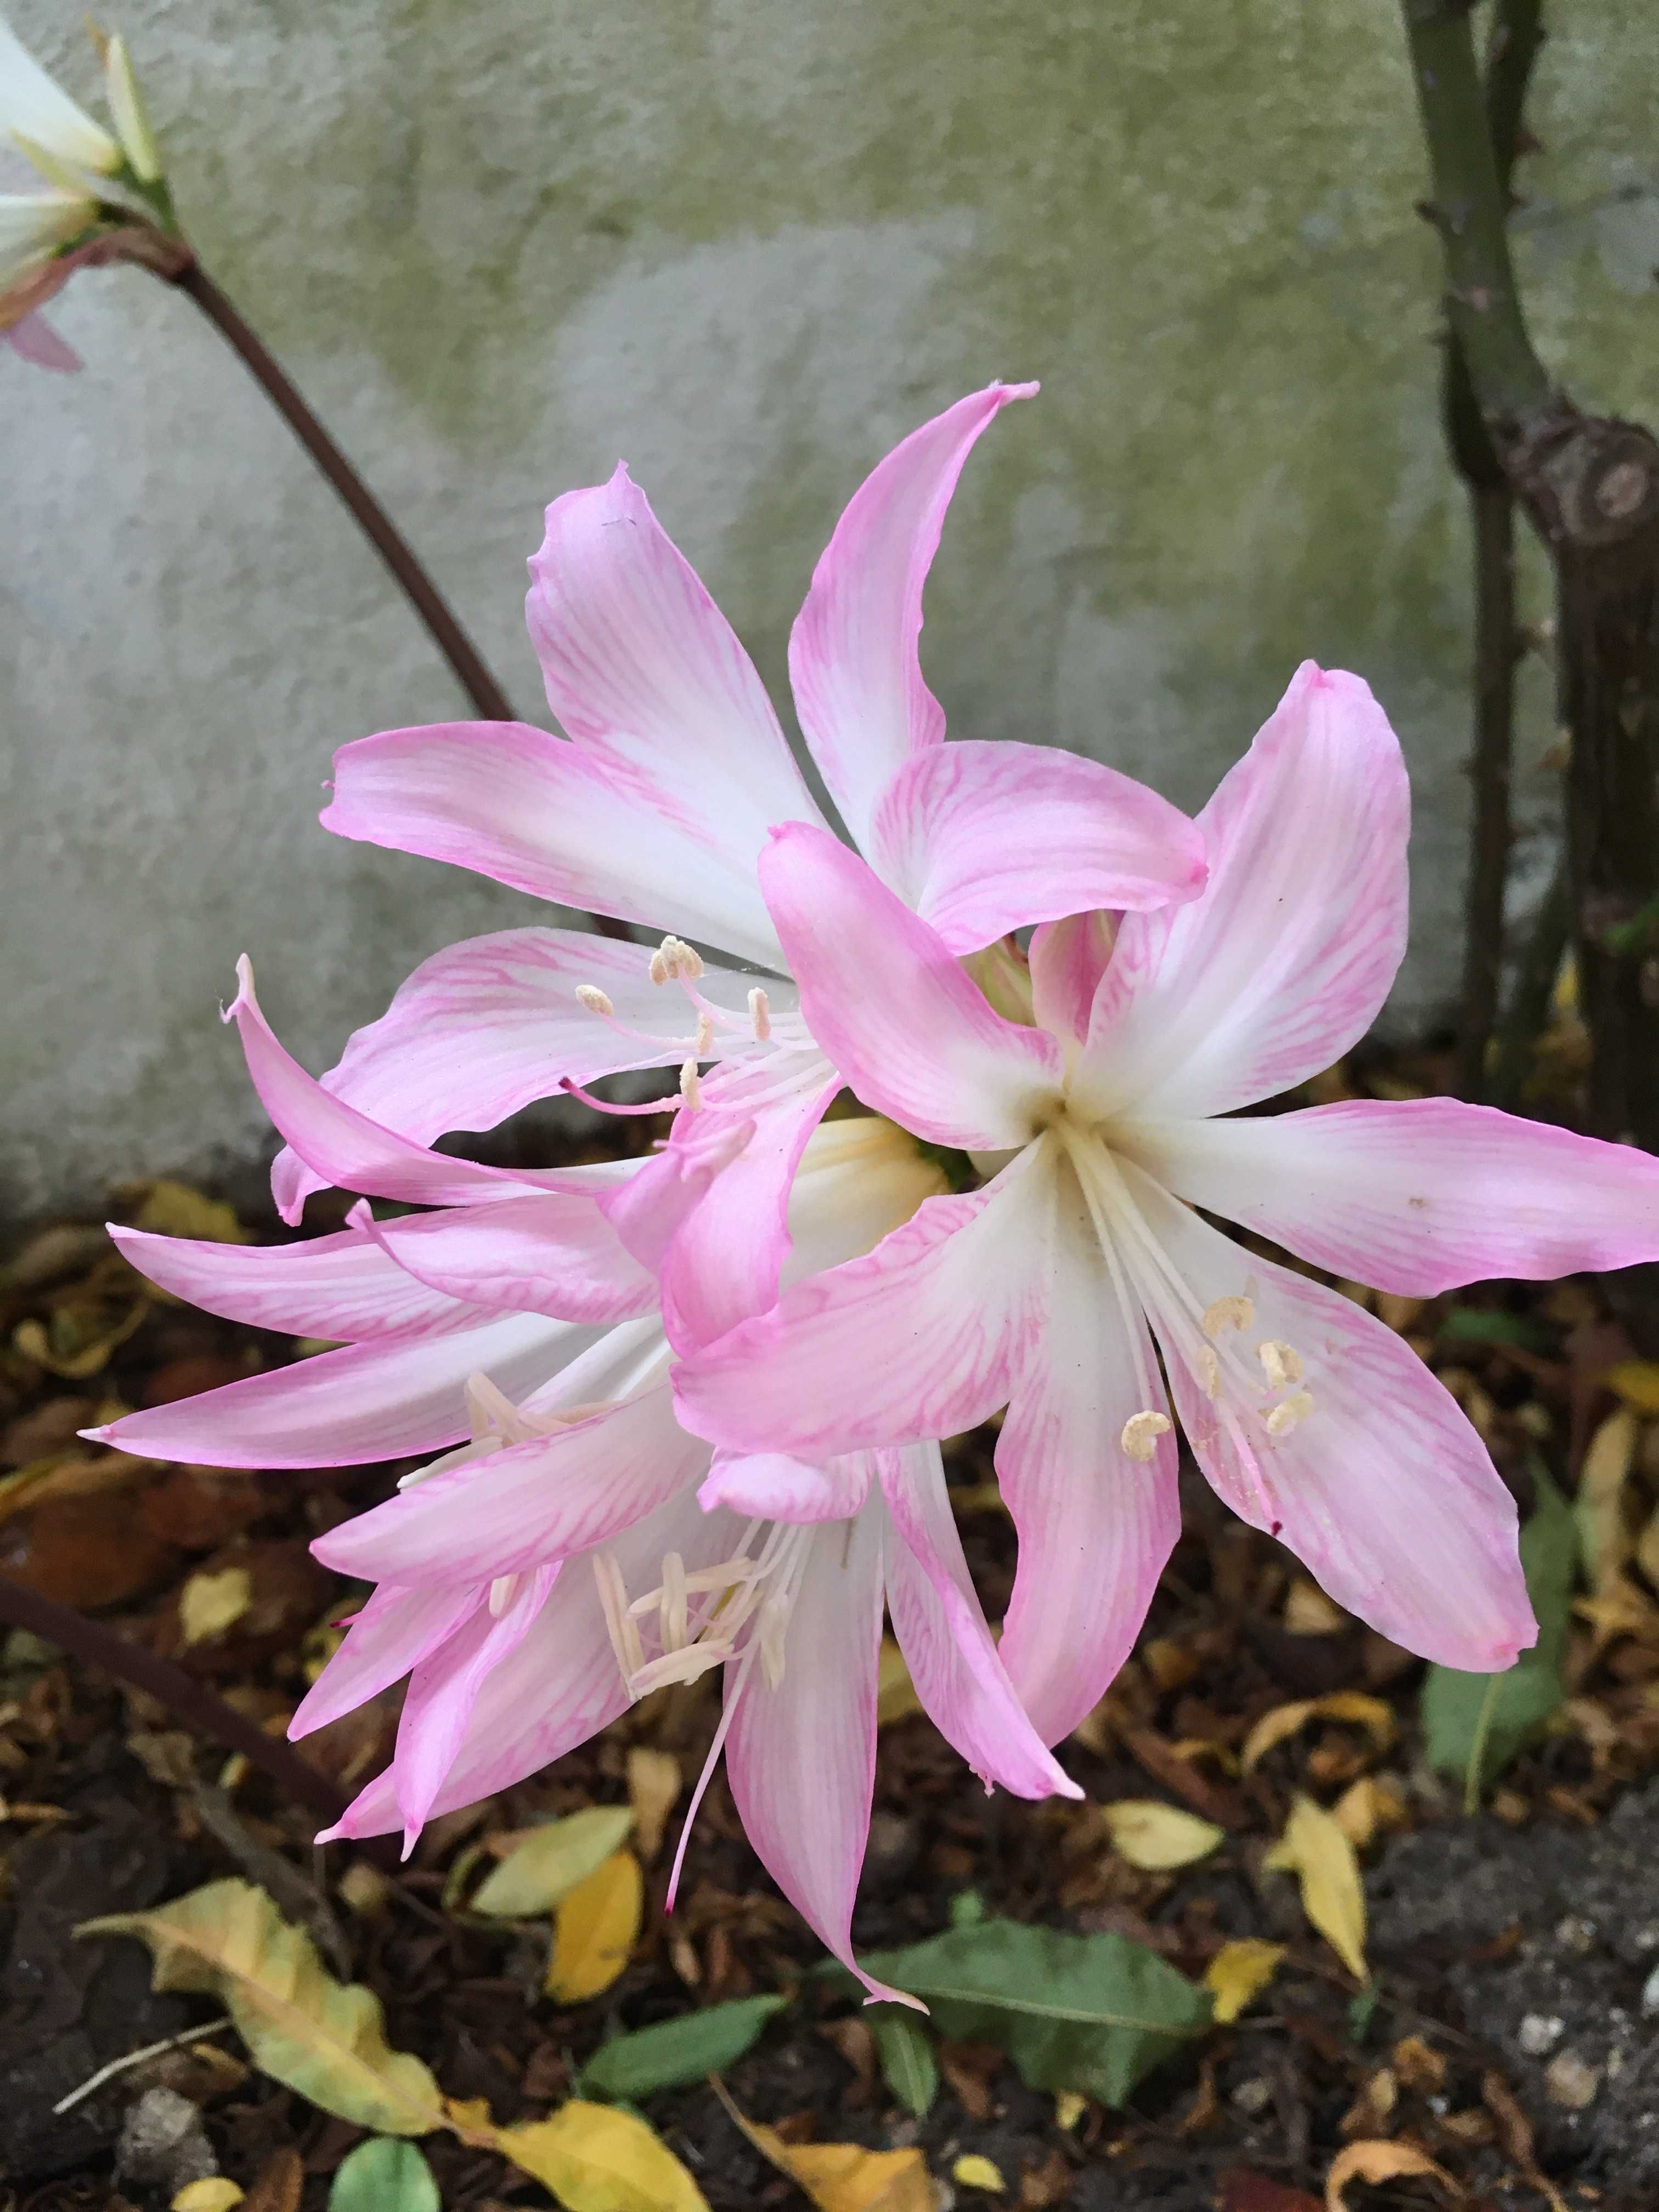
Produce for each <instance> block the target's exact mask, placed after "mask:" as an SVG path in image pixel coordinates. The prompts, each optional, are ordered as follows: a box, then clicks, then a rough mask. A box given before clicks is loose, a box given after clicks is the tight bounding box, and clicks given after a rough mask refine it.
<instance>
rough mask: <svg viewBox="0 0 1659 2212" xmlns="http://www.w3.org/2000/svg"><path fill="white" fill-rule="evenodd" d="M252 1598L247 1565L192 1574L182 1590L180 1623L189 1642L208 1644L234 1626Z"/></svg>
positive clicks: (186, 1641) (180, 1592) (250, 1578)
mask: <svg viewBox="0 0 1659 2212" xmlns="http://www.w3.org/2000/svg"><path fill="white" fill-rule="evenodd" d="M252 1602H253V1577H252V1576H251V1575H250V1574H249V1572H248V1571H247V1569H246V1567H222V1568H221V1569H220V1570H219V1571H218V1572H217V1573H216V1574H198V1575H192V1576H191V1578H190V1580H189V1581H188V1582H187V1583H185V1586H184V1588H183V1589H181V1590H180V1591H179V1629H180V1631H181V1632H182V1633H183V1636H184V1639H185V1643H186V1644H205V1643H206V1642H207V1641H208V1639H209V1638H210V1637H214V1636H222V1635H223V1634H224V1632H225V1631H226V1629H228V1628H230V1627H234V1625H235V1623H236V1622H237V1621H239V1620H240V1619H241V1617H242V1615H243V1614H244V1613H246V1611H247V1609H248V1607H249V1606H251V1605H252Z"/></svg>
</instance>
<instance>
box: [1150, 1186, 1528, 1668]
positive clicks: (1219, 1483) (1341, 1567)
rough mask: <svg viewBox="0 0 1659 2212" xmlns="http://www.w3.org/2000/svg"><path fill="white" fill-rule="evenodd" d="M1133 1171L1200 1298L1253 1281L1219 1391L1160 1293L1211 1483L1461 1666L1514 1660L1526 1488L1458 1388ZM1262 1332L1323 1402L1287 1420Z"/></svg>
mask: <svg viewBox="0 0 1659 2212" xmlns="http://www.w3.org/2000/svg"><path fill="white" fill-rule="evenodd" d="M1122 1174H1123V1180H1124V1183H1125V1185H1126V1187H1127V1190H1128V1193H1129V1194H1130V1196H1131V1198H1132V1199H1133V1203H1134V1205H1135V1206H1137V1207H1138V1208H1139V1213H1140V1216H1141V1218H1142V1220H1143V1221H1144V1223H1145V1225H1146V1230H1147V1231H1149V1232H1150V1234H1151V1236H1152V1237H1153V1238H1154V1239H1155V1240H1156V1243H1157V1244H1158V1247H1159V1248H1160V1249H1161V1250H1162V1252H1163V1253H1164V1255H1166V1261H1167V1264H1168V1265H1169V1266H1170V1267H1172V1268H1173V1269H1174V1271H1175V1273H1176V1275H1177V1276H1178V1277H1179V1279H1180V1280H1181V1282H1182V1284H1183V1285H1185V1288H1186V1291H1187V1292H1188V1294H1189V1295H1190V1297H1191V1298H1192V1300H1193V1302H1194V1304H1196V1305H1197V1306H1198V1307H1200V1308H1201V1309H1208V1308H1210V1307H1212V1305H1213V1304H1214V1302H1215V1301H1216V1300H1218V1299H1220V1298H1224V1297H1247V1298H1248V1299H1249V1301H1250V1304H1251V1307H1252V1308H1253V1313H1252V1317H1251V1319H1250V1321H1249V1325H1248V1326H1247V1328H1245V1329H1244V1330H1243V1332H1235V1331H1233V1330H1231V1329H1227V1330H1225V1331H1223V1332H1222V1333H1221V1334H1220V1335H1219V1336H1218V1340H1217V1342H1216V1346H1215V1349H1216V1351H1217V1352H1218V1354H1219V1355H1220V1358H1221V1359H1222V1360H1223V1361H1224V1362H1225V1365H1224V1367H1223V1370H1222V1383H1221V1388H1220V1389H1219V1391H1218V1395H1217V1396H1216V1397H1215V1398H1214V1399H1212V1398H1211V1397H1209V1396H1208V1395H1206V1393H1205V1391H1204V1390H1203V1389H1201V1388H1200V1383H1199V1382H1198V1381H1197V1380H1196V1379H1195V1378H1194V1371H1193V1365H1192V1363H1191V1360H1190V1357H1189V1353H1188V1340H1189V1336H1190V1328H1191V1324H1190V1323H1187V1324H1185V1325H1184V1326H1183V1325H1182V1322H1181V1321H1180V1319H1179V1317H1178V1316H1177V1315H1176V1309H1175V1307H1174V1304H1173V1302H1172V1299H1171V1298H1166V1297H1163V1296H1162V1294H1161V1293H1160V1294H1159V1301H1158V1302H1154V1303H1152V1327H1153V1328H1154V1330H1155V1332H1156V1333H1157V1334H1158V1340H1159V1342H1160V1345H1161V1346H1162V1348H1163V1352H1164V1364H1165V1366H1166V1368H1167V1369H1168V1370H1169V1373H1170V1383H1171V1385H1172V1387H1173V1389H1174V1392H1175V1398H1176V1407H1177V1409H1178V1410H1179V1412H1180V1414H1181V1421H1182V1427H1183V1428H1184V1429H1185V1430H1186V1432H1187V1437H1188V1442H1189V1443H1191V1445H1192V1448H1193V1451H1194V1455H1195V1456H1196V1458H1197V1460H1198V1463H1199V1465H1200V1468H1202V1469H1203V1470H1204V1473H1205V1474H1206V1476H1207V1477H1208V1478H1209V1480H1210V1481H1211V1483H1212V1485H1213V1486H1214V1487H1215V1488H1216V1490H1218V1492H1220V1494H1221V1496H1222V1497H1223V1498H1225V1500H1226V1501H1227V1503H1228V1504H1229V1505H1231V1507H1232V1509H1233V1510H1234V1511H1235V1512H1236V1513H1237V1514H1238V1515H1239V1516H1240V1517H1241V1518H1242V1519H1243V1520H1246V1521H1248V1522H1249V1523H1250V1524H1251V1526H1252V1527H1253V1528H1265V1529H1267V1532H1268V1533H1269V1534H1272V1535H1275V1536H1277V1537H1278V1538H1279V1541H1280V1542H1281V1543H1283V1544H1285V1545H1286V1546H1287V1547H1289V1549H1290V1550H1291V1551H1292V1552H1294V1553H1296V1555H1297V1558H1298V1559H1301V1560H1302V1561H1303V1563H1304V1565H1306V1566H1307V1567H1308V1568H1309V1570H1310V1572H1312V1573H1313V1574H1314V1575H1315V1576H1316V1577H1317V1579H1318V1581H1319V1583H1321V1585H1322V1588H1323V1589H1325V1590H1327V1591H1328V1593H1329V1595H1331V1596H1332V1597H1334V1599H1335V1600H1336V1601H1337V1603H1338V1604H1339V1605H1340V1606H1344V1607H1346V1609H1347V1610H1348V1611H1349V1612H1350V1613H1357V1614H1358V1617H1359V1618H1360V1620H1364V1621H1366V1622H1368V1623H1369V1624H1370V1626H1371V1627H1373V1628H1375V1629H1376V1630H1377V1631H1379V1632H1380V1633H1381V1634H1383V1635H1384V1636H1387V1637H1389V1638H1392V1639H1393V1641H1394V1642H1395V1643H1396V1644H1404V1645H1405V1646H1406V1647H1407V1650H1412V1651H1417V1652H1420V1653H1421V1654H1422V1656H1424V1657H1425V1659H1434V1660H1437V1661H1438V1662H1440V1663H1441V1664H1442V1665H1443V1666H1447V1667H1455V1668H1461V1669H1462V1670H1463V1671H1465V1672H1467V1673H1471V1674H1487V1673H1497V1672H1500V1671H1501V1670H1502V1669H1503V1668H1506V1667H1508V1666H1509V1665H1510V1662H1512V1661H1513V1660H1514V1658H1515V1656H1516V1653H1517V1652H1518V1651H1520V1650H1523V1649H1524V1648H1525V1647H1526V1646H1527V1645H1528V1644H1531V1643H1533V1642H1534V1639H1535V1638H1536V1635H1537V1628H1536V1625H1535V1623H1534V1620H1533V1617H1532V1608H1531V1606H1530V1604H1529V1603H1528V1598H1527V1590H1526V1583H1525V1582H1524V1580H1523V1578H1522V1573H1521V1563H1520V1556H1519V1552H1518V1548H1517V1545H1516V1510H1515V1501H1514V1499H1513V1498H1511V1497H1510V1493H1509V1491H1508V1490H1507V1489H1506V1488H1505V1486H1504V1483H1503V1481H1502V1480H1501V1479H1500V1477H1499V1475H1498V1472H1497V1469H1496V1468H1494V1467H1493V1466H1492V1462H1491V1460H1490V1459H1489V1458H1488V1457H1487V1455H1486V1447H1485V1445H1484V1444H1482V1443H1481V1441H1480V1437H1478V1436H1477V1435H1476V1434H1475V1432H1474V1429H1473V1428H1472V1427H1471V1426H1470V1425H1469V1423H1468V1420H1467V1419H1465V1418H1464V1415H1463V1413H1462V1411H1461V1410H1460V1409H1459V1407H1458V1406H1457V1404H1456V1401H1455V1400H1454V1399H1453V1397H1452V1396H1451V1394H1450V1393H1449V1391H1448V1390H1446V1389H1443V1387H1442V1385H1441V1384H1440V1383H1438V1382H1437V1380H1436V1378H1435V1377H1434V1376H1433V1375H1431V1373H1430V1371H1429V1370H1428V1369H1427V1368H1426V1367H1425V1365H1424V1364H1423V1362H1422V1361H1421V1360H1420V1359H1419V1358H1418V1357H1417V1354H1416V1353H1415V1352H1413V1350H1412V1349H1411V1347H1410V1346H1409V1345H1407V1344H1406V1343H1405V1342H1404V1341H1403V1340H1402V1339H1401V1338H1400V1337H1398V1336H1396V1335H1395V1333H1394V1331H1393V1330H1392V1329H1391V1328H1385V1327H1384V1326H1383V1323H1382V1322H1380V1321H1377V1320H1376V1319H1375V1318H1374V1317H1373V1316H1371V1315H1370V1314H1368V1313H1366V1312H1364V1310H1362V1309H1361V1308H1360V1307H1358V1306H1357V1305H1355V1304H1353V1303H1352V1301H1351V1300H1350V1299H1347V1298H1345V1297H1342V1296H1341V1295H1340V1292H1338V1291H1330V1290H1327V1289H1326V1288H1325V1287H1324V1286H1323V1285H1322V1284H1319V1283H1314V1282H1310V1280H1309V1279H1307V1278H1306V1277H1305V1276H1303V1275H1297V1274H1292V1273H1291V1271H1290V1270H1289V1269H1288V1268H1285V1267H1275V1266H1274V1265H1273V1263H1272V1261H1267V1260H1260V1259H1257V1258H1255V1256H1254V1255H1252V1254H1249V1253H1246V1252H1243V1251H1241V1250H1240V1249H1239V1247H1238V1246H1237V1244H1234V1243H1232V1242H1231V1239H1229V1238H1228V1237H1224V1236H1223V1235H1222V1234H1221V1233H1220V1231H1218V1230H1215V1229H1212V1228H1211V1227H1210V1226H1209V1225H1208V1224H1207V1223H1206V1222H1204V1221H1202V1220H1200V1218H1199V1216H1198V1215H1197V1214H1195V1213H1194V1212H1192V1211H1191V1209H1190V1208H1189V1207H1188V1206H1183V1205H1182V1204H1181V1203H1180V1201H1179V1200H1176V1199H1173V1198H1171V1197H1170V1196H1169V1194H1167V1193H1166V1192H1165V1191H1164V1189H1163V1188H1161V1187H1160V1186H1159V1185H1158V1184H1157V1183H1155V1182H1152V1178H1151V1177H1150V1176H1146V1175H1144V1174H1142V1173H1141V1171H1140V1170H1139V1169H1138V1168H1136V1167H1134V1166H1133V1165H1132V1164H1128V1163H1127V1162H1126V1163H1124V1164H1123V1168H1122ZM1259 1342H1273V1343H1275V1344H1279V1345H1288V1346H1291V1347H1292V1348H1293V1350H1294V1351H1295V1352H1296V1353H1297V1355H1298V1358H1299V1360H1300V1363H1301V1367H1302V1375H1301V1377H1300V1379H1299V1381H1298V1383H1297V1395H1300V1394H1301V1393H1302V1392H1305V1393H1306V1395H1307V1397H1308V1398H1309V1399H1310V1400H1311V1401H1312V1402H1311V1407H1307V1408H1304V1409H1301V1410H1302V1413H1303V1417H1302V1418H1301V1419H1297V1420H1295V1421H1294V1424H1293V1425H1290V1426H1288V1427H1286V1428H1285V1429H1283V1431H1281V1432H1279V1433H1277V1434H1275V1433H1273V1432H1272V1431H1270V1430H1269V1429H1268V1428H1267V1424H1266V1419H1265V1418H1264V1416H1265V1414H1266V1411H1267V1407H1269V1405H1270V1403H1272V1402H1273V1400H1274V1398H1275V1396H1276V1395H1278V1394H1276V1393H1274V1392H1273V1390H1271V1389H1270V1388H1269V1386H1268V1383H1267V1377H1266V1375H1265V1373H1264V1372H1263V1370H1261V1368H1260V1367H1259V1366H1258V1365H1257V1364H1256V1361H1257V1352H1256V1346H1257V1345H1258V1343H1259ZM1278 1402H1279V1403H1280V1404H1287V1403H1289V1401H1288V1400H1287V1399H1285V1398H1284V1397H1282V1396H1281V1397H1279V1399H1278ZM1292 1410H1293V1411H1294V1410H1297V1409H1295V1408H1293V1409H1292Z"/></svg>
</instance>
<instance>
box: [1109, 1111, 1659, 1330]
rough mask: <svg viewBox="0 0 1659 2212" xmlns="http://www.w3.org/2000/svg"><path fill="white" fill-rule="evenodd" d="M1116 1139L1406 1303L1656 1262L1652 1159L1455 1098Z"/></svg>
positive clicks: (1219, 1203)
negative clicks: (1478, 1286)
mask: <svg viewBox="0 0 1659 2212" xmlns="http://www.w3.org/2000/svg"><path fill="white" fill-rule="evenodd" d="M1123 1141H1124V1143H1125V1146H1126V1149H1127V1150H1128V1151H1130V1152H1132V1154H1133V1157H1134V1158H1136V1159H1138V1160H1139V1162H1140V1164H1141V1165H1142V1166H1143V1167H1144V1168H1146V1170H1147V1172H1148V1173H1149V1174H1151V1175H1153V1176H1157V1178H1158V1181H1159V1182H1163V1183H1164V1184H1166V1185H1167V1186H1168V1187H1169V1188H1170V1189H1171V1190H1174V1191H1177V1192H1178V1193H1179V1194H1180V1195H1181V1196H1182V1198H1186V1199H1189V1200H1191V1201H1192V1202H1193V1204H1194V1206H1205V1207H1206V1208H1207V1209H1208V1210H1209V1211H1210V1212H1212V1213H1220V1214H1225V1216H1226V1217H1227V1218H1228V1219H1229V1220H1231V1221H1242V1222H1243V1223H1244V1224H1245V1225H1247V1226H1248V1227H1249V1228H1251V1229H1255V1230H1259V1231H1261V1234H1262V1235H1263V1236H1266V1237H1273V1239H1274V1241H1275V1242H1276V1243H1280V1244H1284V1245H1286V1246H1288V1248H1289V1249H1291V1251H1292V1252H1296V1253H1299V1254H1300V1255H1301V1256H1302V1258H1304V1260H1310V1261H1313V1262H1314V1264H1315V1266H1316V1267H1328V1268H1330V1269H1331V1270H1332V1271H1333V1272H1334V1273H1337V1274H1340V1275H1351V1276H1356V1277H1358V1279H1359V1280H1360V1281H1361V1282H1365V1283H1370V1284H1371V1285H1374V1287H1375V1288H1376V1289H1377V1290H1380V1291H1397V1292H1399V1293H1401V1295H1402V1296H1404V1297H1427V1298H1431V1297H1436V1296H1437V1295H1438V1293H1439V1292H1440V1291H1445V1290H1451V1289H1453V1288H1455V1286H1456V1285H1459V1284H1462V1283H1480V1282H1489V1281H1493V1280H1497V1279H1504V1278H1509V1279H1517V1280H1520V1281H1524V1282H1547V1281H1550V1280H1552V1279H1553V1278H1554V1277H1556V1276H1558V1275H1573V1274H1577V1273H1581V1272H1583V1271H1587V1270H1591V1269H1601V1268H1605V1267H1634V1266H1635V1265H1636V1264H1637V1263H1638V1261H1644V1260H1654V1259H1659V1160H1655V1159H1653V1158H1651V1157H1650V1155H1649V1154H1648V1153H1646V1152H1638V1150H1637V1149H1636V1147H1635V1146H1632V1145H1604V1144H1600V1143H1598V1142H1597V1141H1596V1139H1595V1138H1593V1137H1576V1136H1574V1135H1573V1134H1572V1133H1571V1132H1570V1131H1569V1130H1566V1129H1557V1128H1553V1127H1551V1126H1550V1125H1549V1124H1548V1123H1547V1122H1544V1121H1522V1120H1521V1119H1520V1118H1519V1117H1518V1116H1516V1115H1511V1114H1499V1113H1498V1112H1496V1111H1495V1110H1494V1109H1492V1107H1490V1106H1466V1105H1464V1104H1463V1103H1462V1102H1461V1101H1460V1100H1458V1099H1455V1098H1409V1099H1403V1100H1401V1102H1399V1103H1397V1104H1396V1103H1392V1102H1384V1101H1380V1100H1373V1099H1368V1098H1366V1099H1352V1100H1346V1101H1344V1102H1343V1103H1341V1104H1340V1105H1335V1106H1315V1107H1311V1108H1310V1109H1308V1110H1307V1111H1306V1112H1304V1113H1299V1114H1281V1115H1273V1116H1272V1117H1271V1118H1267V1117H1263V1116H1256V1117H1254V1118H1251V1119H1248V1120H1242V1121H1195V1122H1171V1123H1165V1124H1162V1125H1160V1126H1158V1127H1156V1128H1145V1129H1143V1128H1137V1129H1134V1130H1133V1131H1130V1132H1128V1133H1126V1134H1125V1137H1124V1139H1123Z"/></svg>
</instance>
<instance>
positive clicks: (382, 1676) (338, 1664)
mask: <svg viewBox="0 0 1659 2212" xmlns="http://www.w3.org/2000/svg"><path fill="white" fill-rule="evenodd" d="M482 1604H483V1592H482V1591H481V1590H478V1589H473V1588H471V1587H470V1586H468V1585H466V1584H465V1583H451V1584H450V1585H449V1586H448V1587H447V1589H396V1588H394V1587H393V1586H392V1584H390V1583H383V1584H382V1585H381V1587H380V1589H377V1590H376V1591H375V1592H374V1595H373V1596H372V1597H371V1598H370V1599H369V1601H368V1603H367V1604H366V1605H365V1606H364V1607H363V1609H362V1612H361V1613H359V1614H358V1615H357V1617H356V1620H354V1621H353V1622H352V1624H351V1626H350V1627H349V1629H348V1630H347V1631H346V1635H345V1641H344V1643H343V1644H341V1646H340V1648H339V1650H337V1652H336V1653H335V1654H334V1656H333V1657H332V1658H331V1660H330V1661H329V1662H328V1664H327V1665H326V1666H325V1668H324V1669H323V1671H322V1673H321V1674H319V1676H318V1677H317V1680H315V1681H314V1682H313V1684H312V1686H311V1687H310V1689H309V1690H308V1691H307V1693H306V1695H305V1696H304V1697H303V1698H302V1699H301V1701H300V1706H299V1710H298V1711H296V1712H295V1716H294V1717H293V1719H292V1720H291V1721H290V1722H289V1724H288V1732H289V1737H290V1738H291V1740H292V1741H295V1742H296V1743H297V1742H298V1741H299V1740H300V1738H301V1736H307V1735H313V1734H314V1732H315V1731H316V1730H317V1729H320V1728H326V1727H327V1726H328V1724H329V1723H330V1722H331V1721H337V1720H338V1719H339V1717H340V1716H341V1715H342V1714H343V1713H349V1712H352V1711H356V1708H357V1707H358V1706H359V1705H367V1704H368V1701H369V1699H371V1698H377V1697H379V1695H380V1692H381V1691H382V1690H386V1689H390V1688H391V1686H392V1684H393V1683H394V1682H396V1681H398V1680H401V1678H402V1677H403V1676H404V1675H405V1674H408V1672H409V1670H410V1668H411V1667H416V1666H418V1665H419V1664H420V1662H421V1661H422V1659H424V1658H425V1657H426V1656H428V1653H430V1652H433V1651H435V1650H437V1649H438V1647H439V1646H440V1645H441V1644H447V1642H448V1641H449V1638H451V1637H452V1636H453V1634H454V1632H455V1631H456V1630H457V1629H458V1628H459V1626H461V1624H462V1622H463V1621H464V1620H466V1619H467V1618H468V1617H469V1615H471V1613H473V1612H474V1611H475V1610H476V1609H477V1607H478V1606H480V1605H482Z"/></svg>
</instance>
